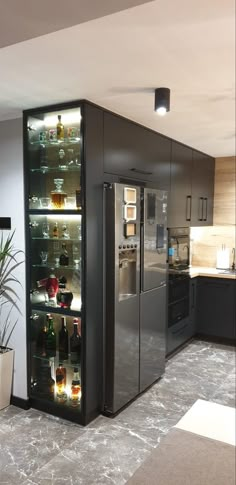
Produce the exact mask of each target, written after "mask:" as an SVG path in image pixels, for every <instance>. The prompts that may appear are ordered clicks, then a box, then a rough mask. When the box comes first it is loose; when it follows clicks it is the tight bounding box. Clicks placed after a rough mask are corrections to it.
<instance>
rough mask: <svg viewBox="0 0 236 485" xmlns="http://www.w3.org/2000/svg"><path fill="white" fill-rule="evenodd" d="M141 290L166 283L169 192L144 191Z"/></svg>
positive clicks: (146, 189)
mask: <svg viewBox="0 0 236 485" xmlns="http://www.w3.org/2000/svg"><path fill="white" fill-rule="evenodd" d="M143 204H144V206H143V225H142V238H141V242H142V248H143V252H142V267H141V281H142V288H141V291H148V290H151V289H153V288H158V287H159V286H163V285H165V284H166V278H167V262H166V261H167V228H166V224H167V192H164V191H162V190H154V189H148V188H145V189H144V191H143Z"/></svg>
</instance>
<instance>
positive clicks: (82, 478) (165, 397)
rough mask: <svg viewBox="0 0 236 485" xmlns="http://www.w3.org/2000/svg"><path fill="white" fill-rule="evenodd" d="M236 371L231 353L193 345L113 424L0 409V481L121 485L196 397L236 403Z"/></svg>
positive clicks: (227, 349)
mask: <svg viewBox="0 0 236 485" xmlns="http://www.w3.org/2000/svg"><path fill="white" fill-rule="evenodd" d="M234 372H235V349H234V348H232V347H228V346H223V345H218V344H211V343H208V342H203V341H200V340H194V341H192V342H191V343H190V344H188V345H187V346H186V347H185V348H184V349H182V350H181V352H179V353H178V354H176V355H175V356H173V357H172V358H170V359H169V360H168V361H167V363H166V371H165V374H164V376H163V378H162V379H160V380H159V381H158V382H157V383H156V384H155V385H153V386H152V387H151V388H150V389H149V390H148V391H147V392H146V393H144V394H142V395H141V396H139V398H138V399H136V400H135V401H134V402H133V403H132V404H130V406H128V407H127V408H126V409H124V410H123V411H122V412H121V413H120V414H118V415H117V416H116V417H115V418H113V419H109V418H107V417H104V416H99V417H98V418H97V419H96V420H94V421H93V422H92V423H90V425H88V426H87V427H86V428H83V427H80V426H78V425H75V424H74V423H70V422H68V421H63V420H61V419H59V418H55V417H52V416H50V415H47V414H45V413H41V412H39V411H36V410H33V409H30V410H28V411H21V410H20V411H19V410H18V409H17V408H14V407H11V408H8V410H6V411H4V413H3V412H2V411H0V470H1V472H2V475H1V478H2V477H3V478H4V480H5V482H1V478H0V484H1V485H2V484H3V485H8V484H9V485H10V484H12V485H15V483H16V482H17V483H18V484H19V485H80V484H84V485H95V484H96V485H107V484H111V485H113V484H115V485H124V484H125V483H126V481H127V480H128V478H129V477H130V476H131V475H132V474H133V473H134V472H135V470H136V469H137V468H138V467H139V466H140V464H141V463H142V462H143V461H144V460H145V459H146V458H147V456H148V455H149V453H151V450H152V449H153V448H154V447H156V446H158V444H159V442H160V441H161V440H162V438H163V436H164V435H165V434H166V433H168V431H169V430H170V428H171V427H172V426H174V425H175V424H177V422H178V421H179V420H180V419H181V418H182V416H183V415H184V414H185V413H186V412H187V411H188V409H190V407H191V406H192V405H193V404H194V402H195V401H196V400H197V399H205V400H208V401H213V402H217V403H219V404H226V405H229V406H233V405H235V400H234V399H235V374H234ZM9 477H10V479H12V482H11V481H10V482H9ZM3 478H2V479H3ZM7 480H8V481H7Z"/></svg>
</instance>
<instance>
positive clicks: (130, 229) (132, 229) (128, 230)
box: [124, 222, 136, 237]
mask: <svg viewBox="0 0 236 485" xmlns="http://www.w3.org/2000/svg"><path fill="white" fill-rule="evenodd" d="M135 234H136V224H135V223H134V222H128V224H124V236H125V237H131V236H135Z"/></svg>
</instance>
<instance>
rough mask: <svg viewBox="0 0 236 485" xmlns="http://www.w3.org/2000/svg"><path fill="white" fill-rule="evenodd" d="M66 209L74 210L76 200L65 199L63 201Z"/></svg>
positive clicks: (71, 198)
mask: <svg viewBox="0 0 236 485" xmlns="http://www.w3.org/2000/svg"><path fill="white" fill-rule="evenodd" d="M65 205H66V209H75V208H76V200H75V197H67V199H66V201H65Z"/></svg>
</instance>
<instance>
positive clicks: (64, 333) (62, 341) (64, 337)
mask: <svg viewBox="0 0 236 485" xmlns="http://www.w3.org/2000/svg"><path fill="white" fill-rule="evenodd" d="M68 344H69V342H68V330H67V328H66V317H62V318H61V330H60V332H59V359H61V360H66V359H68V353H69V349H68Z"/></svg>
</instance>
